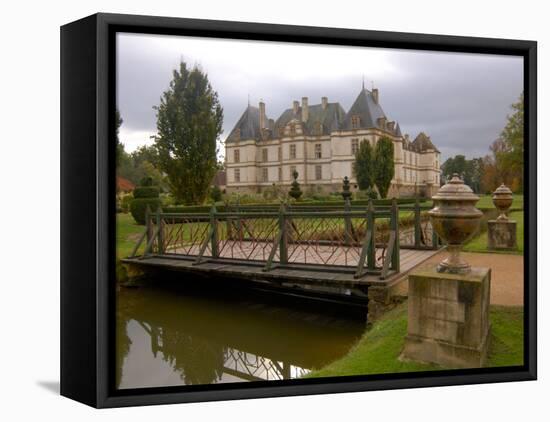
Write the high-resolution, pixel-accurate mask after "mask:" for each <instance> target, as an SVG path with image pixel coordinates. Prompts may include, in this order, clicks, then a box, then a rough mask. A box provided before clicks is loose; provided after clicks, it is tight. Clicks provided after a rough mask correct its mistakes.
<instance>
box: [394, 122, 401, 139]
mask: <svg viewBox="0 0 550 422" xmlns="http://www.w3.org/2000/svg"><path fill="white" fill-rule="evenodd" d="M395 135H396V136H400V137H403V134H402V133H401V128H400V127H399V122H398V123H397V125H396V126H395Z"/></svg>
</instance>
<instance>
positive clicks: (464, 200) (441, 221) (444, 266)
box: [428, 173, 483, 274]
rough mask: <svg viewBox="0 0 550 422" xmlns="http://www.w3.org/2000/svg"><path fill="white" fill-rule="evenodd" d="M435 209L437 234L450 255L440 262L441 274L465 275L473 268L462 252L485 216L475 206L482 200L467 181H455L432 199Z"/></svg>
mask: <svg viewBox="0 0 550 422" xmlns="http://www.w3.org/2000/svg"><path fill="white" fill-rule="evenodd" d="M432 199H433V201H434V208H433V209H432V210H430V211H428V214H429V215H430V218H431V221H432V226H433V228H434V230H435V231H436V233H437V234H438V235H439V237H441V238H442V239H443V241H444V242H446V243H447V251H448V252H449V256H448V257H447V258H446V259H444V260H443V261H442V262H440V263H439V265H438V266H437V271H438V272H448V273H453V274H465V273H468V272H469V271H470V265H469V264H468V263H467V262H465V261H464V260H462V258H461V256H460V250H461V249H462V245H463V244H464V243H465V242H467V241H468V240H469V239H470V238H471V237H472V236H473V235H474V234H475V233H476V231H477V229H478V227H479V222H480V219H481V216H482V215H483V213H482V212H481V211H480V210H478V209H477V208H476V207H475V204H476V203H477V201H478V200H479V197H478V196H477V195H475V194H474V193H473V191H472V189H470V187H469V186H467V185H465V184H464V181H463V180H462V179H461V178H460V177H459V176H458V174H456V173H455V174H453V177H452V179H451V180H450V181H449V182H447V184H445V185H444V186H442V187H441V188H440V189H439V191H438V192H437V194H436V195H434V196H433V197H432Z"/></svg>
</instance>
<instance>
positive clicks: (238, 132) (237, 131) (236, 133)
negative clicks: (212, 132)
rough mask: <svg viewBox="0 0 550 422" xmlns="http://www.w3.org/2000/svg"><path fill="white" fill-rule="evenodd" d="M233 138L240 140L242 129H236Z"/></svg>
mask: <svg viewBox="0 0 550 422" xmlns="http://www.w3.org/2000/svg"><path fill="white" fill-rule="evenodd" d="M233 138H234V139H235V140H236V141H238V140H239V139H241V130H240V129H238V128H237V129H235V132H233Z"/></svg>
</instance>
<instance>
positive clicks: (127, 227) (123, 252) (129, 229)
mask: <svg viewBox="0 0 550 422" xmlns="http://www.w3.org/2000/svg"><path fill="white" fill-rule="evenodd" d="M144 230H145V226H140V225H138V224H136V222H135V221H134V218H133V217H132V215H131V214H129V213H128V214H124V213H118V214H117V215H116V256H117V258H118V259H120V258H125V257H127V256H128V255H130V253H131V252H132V249H134V246H135V245H136V242H137V241H138V240H139V237H140V236H141V234H142V233H143V231H144ZM142 248H143V246H142Z"/></svg>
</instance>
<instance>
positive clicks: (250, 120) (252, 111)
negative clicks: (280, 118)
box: [226, 105, 269, 142]
mask: <svg viewBox="0 0 550 422" xmlns="http://www.w3.org/2000/svg"><path fill="white" fill-rule="evenodd" d="M266 122H269V119H268V118H267V116H266ZM237 129H240V131H241V134H240V137H237V136H236V132H237ZM260 138H261V131H260V109H259V108H258V107H253V106H251V105H249V106H248V107H247V108H246V110H245V111H244V113H243V114H242V116H241V118H240V119H239V120H238V121H237V124H236V125H235V127H234V128H233V130H232V131H231V132H230V133H229V136H228V137H227V139H226V142H233V141H235V140H238V139H256V140H259V139H260Z"/></svg>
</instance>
